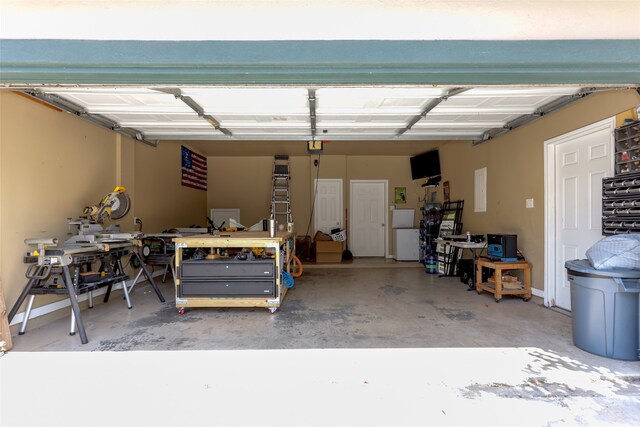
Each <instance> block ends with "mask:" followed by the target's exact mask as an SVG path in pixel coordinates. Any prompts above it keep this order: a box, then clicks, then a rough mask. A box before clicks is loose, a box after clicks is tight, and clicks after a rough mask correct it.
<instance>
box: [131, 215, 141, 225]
mask: <svg viewBox="0 0 640 427" xmlns="http://www.w3.org/2000/svg"><path fill="white" fill-rule="evenodd" d="M138 224H142V221H141V220H140V218H138V217H137V216H134V217H133V225H138Z"/></svg>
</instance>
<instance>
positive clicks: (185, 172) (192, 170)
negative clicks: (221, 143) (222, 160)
mask: <svg viewBox="0 0 640 427" xmlns="http://www.w3.org/2000/svg"><path fill="white" fill-rule="evenodd" d="M182 185H184V186H185V187H191V188H197V189H199V190H205V191H206V189H207V158H206V157H203V156H201V155H199V154H196V153H194V152H193V151H191V150H189V149H188V148H187V147H185V146H184V145H183V146H182Z"/></svg>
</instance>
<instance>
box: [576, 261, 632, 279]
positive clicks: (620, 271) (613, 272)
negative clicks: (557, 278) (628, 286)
mask: <svg viewBox="0 0 640 427" xmlns="http://www.w3.org/2000/svg"><path fill="white" fill-rule="evenodd" d="M564 266H565V268H566V269H567V270H569V271H575V272H577V273H584V274H591V275H594V276H602V277H620V278H623V279H640V270H631V269H628V268H608V269H607V268H602V269H600V270H598V269H595V268H593V266H592V265H591V263H590V262H589V260H588V259H574V260H571V261H567V262H565V263H564Z"/></svg>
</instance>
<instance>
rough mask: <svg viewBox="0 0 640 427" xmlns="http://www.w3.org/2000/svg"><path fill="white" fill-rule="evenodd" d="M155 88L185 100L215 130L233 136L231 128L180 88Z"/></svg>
mask: <svg viewBox="0 0 640 427" xmlns="http://www.w3.org/2000/svg"><path fill="white" fill-rule="evenodd" d="M154 90H157V91H158V92H162V93H168V94H170V95H173V96H175V97H176V99H179V100H180V101H182V102H184V103H185V104H186V105H187V106H188V107H189V108H191V109H192V110H193V111H194V112H195V113H196V114H197V115H198V117H202V118H203V119H205V120H206V121H207V122H209V124H210V125H211V126H213V127H214V129H215V130H218V131H220V132H222V133H223V134H225V135H227V136H233V134H232V133H231V131H230V130H229V129H226V128H223V127H222V126H220V122H219V121H218V120H216V119H215V118H214V117H213V116H212V115H210V114H207V113H206V112H205V111H204V108H202V107H201V106H200V104H198V103H197V102H196V101H194V100H193V98H191V97H190V96H184V95H183V94H182V91H181V90H180V89H177V88H158V89H154Z"/></svg>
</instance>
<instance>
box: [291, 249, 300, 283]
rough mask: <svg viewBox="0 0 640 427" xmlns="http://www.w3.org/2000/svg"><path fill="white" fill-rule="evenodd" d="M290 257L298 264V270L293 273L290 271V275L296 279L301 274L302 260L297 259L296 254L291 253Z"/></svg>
mask: <svg viewBox="0 0 640 427" xmlns="http://www.w3.org/2000/svg"><path fill="white" fill-rule="evenodd" d="M291 259H293V260H294V261H295V262H296V264H298V271H297V272H296V273H295V274H294V273H291V276H292V277H294V278H296V279H297V278H298V277H300V276H302V262H301V261H300V260H299V259H298V257H297V256H295V255H293V254H292V255H291Z"/></svg>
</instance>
